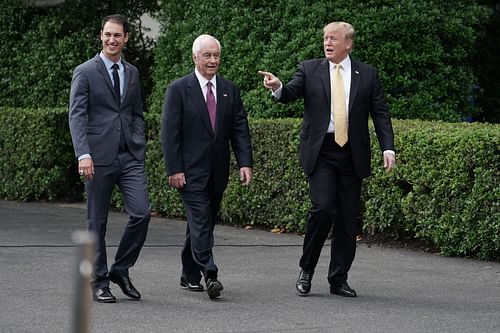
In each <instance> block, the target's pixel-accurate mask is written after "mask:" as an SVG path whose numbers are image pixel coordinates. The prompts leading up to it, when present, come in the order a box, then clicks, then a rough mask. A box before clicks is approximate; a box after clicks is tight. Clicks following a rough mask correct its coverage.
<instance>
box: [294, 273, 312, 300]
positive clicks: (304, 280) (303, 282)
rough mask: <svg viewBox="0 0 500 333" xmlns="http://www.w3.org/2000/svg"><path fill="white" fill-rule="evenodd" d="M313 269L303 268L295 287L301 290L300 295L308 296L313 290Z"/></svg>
mask: <svg viewBox="0 0 500 333" xmlns="http://www.w3.org/2000/svg"><path fill="white" fill-rule="evenodd" d="M313 273H314V272H313V271H306V270H301V271H300V274H299V278H298V279H297V283H296V284H295V288H297V291H298V292H299V295H300V296H306V295H307V294H309V292H310V291H311V280H312V277H313Z"/></svg>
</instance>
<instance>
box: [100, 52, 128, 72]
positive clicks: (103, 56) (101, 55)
mask: <svg viewBox="0 0 500 333" xmlns="http://www.w3.org/2000/svg"><path fill="white" fill-rule="evenodd" d="M99 56H100V57H101V59H102V61H104V65H105V66H106V69H107V70H108V71H109V70H111V66H113V64H114V62H112V61H111V60H109V59H108V58H107V57H106V56H105V55H104V53H102V51H101V53H99ZM118 66H119V67H120V68H118V70H120V71H121V70H123V69H124V67H123V64H122V58H121V57H120V60H118Z"/></svg>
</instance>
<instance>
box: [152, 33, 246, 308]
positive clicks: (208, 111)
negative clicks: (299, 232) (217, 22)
mask: <svg viewBox="0 0 500 333" xmlns="http://www.w3.org/2000/svg"><path fill="white" fill-rule="evenodd" d="M192 57H193V61H194V63H195V70H194V71H193V72H192V73H190V74H188V75H186V76H184V77H182V78H180V79H178V80H176V81H174V82H173V83H172V84H171V85H170V86H169V87H168V88H167V91H166V93H165V102H164V108H163V120H162V130H161V141H162V147H163V154H164V159H165V166H166V170H167V174H168V182H169V184H170V186H172V187H174V188H177V189H178V190H179V193H180V195H181V197H182V201H183V204H184V208H185V210H186V215H187V228H186V240H185V243H184V248H183V249H182V254H181V259H182V273H181V281H180V284H181V287H182V288H184V289H186V290H190V291H203V286H202V285H201V284H200V280H201V277H202V275H203V276H204V277H205V283H206V287H207V293H208V296H209V297H210V298H217V297H219V296H220V293H221V291H222V290H223V286H222V283H221V282H220V281H219V280H218V274H217V272H218V268H217V266H216V265H215V262H214V258H213V254H212V247H213V243H214V237H213V231H214V226H215V223H216V220H217V215H218V212H219V208H220V203H221V200H222V195H223V192H224V190H225V188H226V186H227V183H228V177H229V158H230V149H229V147H230V145H231V147H232V149H233V152H234V155H235V156H236V161H237V163H238V166H239V174H240V180H241V183H242V184H243V185H248V184H249V183H250V181H251V179H252V163H253V162H252V147H251V143H250V132H249V129H248V122H247V118H246V114H245V111H244V110H243V103H242V101H241V97H240V90H239V88H238V87H237V86H236V85H235V84H234V83H232V82H231V81H228V80H226V79H224V78H223V77H221V76H220V75H218V74H217V72H218V70H219V64H220V58H221V47H220V43H219V41H218V40H217V39H215V38H214V37H212V36H210V35H201V36H199V37H198V38H196V39H195V41H194V43H193V53H192Z"/></svg>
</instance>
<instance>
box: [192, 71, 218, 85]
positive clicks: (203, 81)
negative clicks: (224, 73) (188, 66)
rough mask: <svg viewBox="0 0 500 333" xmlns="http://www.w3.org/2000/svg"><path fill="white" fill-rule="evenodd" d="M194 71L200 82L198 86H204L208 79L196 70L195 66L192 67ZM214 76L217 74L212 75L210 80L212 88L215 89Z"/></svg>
mask: <svg viewBox="0 0 500 333" xmlns="http://www.w3.org/2000/svg"><path fill="white" fill-rule="evenodd" d="M194 73H195V74H196V78H197V79H198V82H199V83H200V87H202V88H204V87H205V86H206V85H207V83H208V81H209V80H207V79H206V78H205V77H204V76H203V75H201V73H200V72H199V71H198V69H197V68H195V69H194ZM216 77H217V75H214V77H213V78H212V79H211V80H210V82H212V87H213V88H214V89H216V86H217V83H216V82H217V80H216Z"/></svg>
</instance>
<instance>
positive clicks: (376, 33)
mask: <svg viewBox="0 0 500 333" xmlns="http://www.w3.org/2000/svg"><path fill="white" fill-rule="evenodd" d="M162 8H163V15H162V17H161V21H162V23H163V27H164V28H163V31H162V34H161V36H160V39H159V41H158V47H157V48H156V49H155V54H156V64H155V68H154V81H155V88H154V91H153V94H152V96H151V100H150V103H151V110H152V111H153V112H161V108H162V103H163V94H164V91H165V88H166V86H167V85H168V84H169V83H170V82H171V81H173V80H174V79H176V78H178V77H180V76H182V75H185V74H186V73H188V72H190V71H191V70H192V68H193V66H194V65H193V63H192V60H191V45H192V42H193V40H194V39H195V38H196V36H198V35H199V34H202V33H209V34H212V35H214V36H215V37H216V38H218V39H219V40H220V42H221V44H222V64H221V74H222V75H224V76H225V77H227V78H228V79H231V80H233V81H235V82H236V83H237V84H238V85H239V86H240V87H241V89H242V92H243V101H244V103H245V107H246V109H247V111H248V113H249V114H250V115H251V116H252V117H254V118H275V117H300V115H301V114H302V103H301V102H297V103H295V104H291V105H275V104H273V102H272V101H271V99H270V98H269V92H268V91H265V89H263V88H262V78H261V77H260V76H258V75H257V71H258V70H269V71H271V72H273V73H275V74H276V75H278V76H279V77H280V78H281V79H282V80H283V81H285V82H286V81H287V80H288V79H290V78H291V76H292V75H293V73H294V72H295V69H296V67H297V64H298V63H299V62H300V61H302V60H304V59H309V58H317V57H323V47H322V28H323V26H324V25H325V24H327V23H328V22H331V21H336V20H344V21H348V22H351V23H352V24H353V25H354V27H355V29H356V30H357V32H358V34H357V39H356V45H355V49H354V53H353V57H355V58H357V59H359V60H361V61H364V62H367V63H370V64H372V65H374V66H375V67H377V68H378V69H379V70H380V76H381V79H382V81H383V85H384V87H385V90H386V96H387V100H388V102H389V103H390V105H391V110H392V113H393V115H394V117H396V118H404V119H428V120H446V121H457V120H459V119H461V118H462V117H463V116H465V115H471V114H472V115H475V114H477V113H478V112H479V108H478V107H475V108H473V107H472V106H471V103H470V97H471V87H472V86H473V85H475V84H478V83H479V82H478V78H477V77H476V76H475V75H474V71H473V69H474V66H477V65H478V64H477V62H475V61H473V60H474V59H472V55H473V51H474V50H475V42H476V40H477V38H478V36H482V32H483V30H484V28H485V27H484V25H485V24H486V22H488V18H489V15H491V11H490V10H488V9H487V7H484V6H479V5H477V4H475V3H474V2H471V1H466V0H462V1H454V2H453V4H451V3H448V2H446V1H444V2H443V1H438V0H424V1H415V0H401V1H393V0H385V1H384V0H377V1H367V0H365V1H359V0H356V1H355V0H337V1H335V5H334V6H333V5H332V2H331V1H326V0H323V1H313V2H311V1H303V0H299V1H287V0H277V1H271V2H261V1H257V2H255V1H254V2H248V1H241V0H236V1H235V0H232V1H228V0H221V1H217V2H214V3H210V5H207V4H206V3H204V2H192V1H186V0H184V1H183V0H179V1H175V2H171V1H165V2H164V3H163V4H162ZM325 8H328V10H325ZM497 96H498V95H497Z"/></svg>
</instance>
